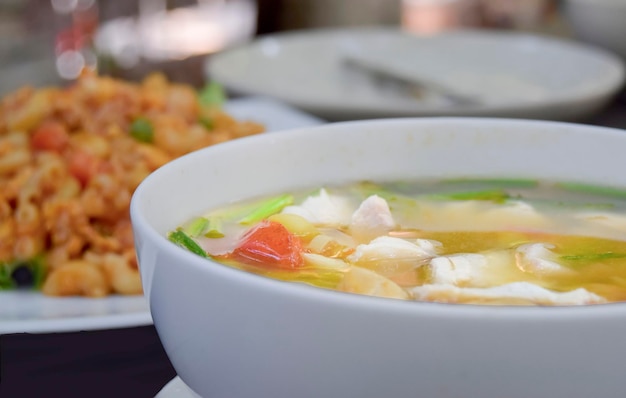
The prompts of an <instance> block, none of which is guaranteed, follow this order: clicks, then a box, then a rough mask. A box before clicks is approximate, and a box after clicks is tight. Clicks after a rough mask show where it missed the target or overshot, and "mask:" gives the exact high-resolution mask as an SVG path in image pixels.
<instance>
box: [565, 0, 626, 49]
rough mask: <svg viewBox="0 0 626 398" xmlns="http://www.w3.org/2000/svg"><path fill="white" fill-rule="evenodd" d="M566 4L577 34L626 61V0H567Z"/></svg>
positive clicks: (569, 19) (566, 12) (572, 26)
mask: <svg viewBox="0 0 626 398" xmlns="http://www.w3.org/2000/svg"><path fill="white" fill-rule="evenodd" d="M563 7H564V12H565V17H566V19H567V21H568V23H569V25H570V27H571V29H572V32H573V33H574V35H575V36H576V37H577V38H579V39H581V40H582V41H584V42H587V43H590V44H594V45H597V46H600V47H603V48H605V49H607V50H610V51H612V52H613V53H615V54H617V55H619V56H621V57H622V59H623V60H624V61H626V0H565V1H564V2H563Z"/></svg>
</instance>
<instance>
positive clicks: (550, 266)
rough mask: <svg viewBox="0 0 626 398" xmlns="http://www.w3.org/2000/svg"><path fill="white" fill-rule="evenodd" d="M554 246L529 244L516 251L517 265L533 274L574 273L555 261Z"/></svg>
mask: <svg viewBox="0 0 626 398" xmlns="http://www.w3.org/2000/svg"><path fill="white" fill-rule="evenodd" d="M553 248H554V245H551V244H549V243H527V244H524V245H521V246H519V247H517V248H516V249H515V264H516V265H517V267H518V268H519V269H520V270H522V271H524V272H529V273H533V274H546V273H555V272H558V273H564V272H573V271H572V270H570V269H569V268H567V267H564V266H562V265H561V264H559V263H557V262H556V261H554V260H555V259H556V255H555V254H554V253H553V252H552V251H550V249H553Z"/></svg>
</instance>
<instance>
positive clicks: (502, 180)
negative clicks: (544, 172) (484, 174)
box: [443, 178, 539, 188]
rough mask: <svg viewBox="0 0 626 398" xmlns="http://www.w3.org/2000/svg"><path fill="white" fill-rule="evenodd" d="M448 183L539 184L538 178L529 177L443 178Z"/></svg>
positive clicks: (499, 185) (515, 186) (521, 185)
mask: <svg viewBox="0 0 626 398" xmlns="http://www.w3.org/2000/svg"><path fill="white" fill-rule="evenodd" d="M443 182H444V183H447V184H463V183H468V184H487V185H491V186H497V187H506V188H532V187H535V186H537V185H538V184H539V182H538V181H537V180H533V179H528V178H450V179H446V180H443Z"/></svg>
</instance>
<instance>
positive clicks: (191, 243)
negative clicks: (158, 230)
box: [168, 230, 208, 257]
mask: <svg viewBox="0 0 626 398" xmlns="http://www.w3.org/2000/svg"><path fill="white" fill-rule="evenodd" d="M168 239H169V240H170V241H172V242H174V243H175V244H177V245H178V246H180V247H182V248H184V249H187V250H189V251H190V252H192V253H195V254H197V255H199V256H201V257H208V255H207V254H206V252H205V251H204V250H203V249H202V248H201V247H200V245H198V243H196V241H195V240H193V239H192V238H190V237H189V236H188V235H187V234H186V233H184V232H183V231H181V230H178V231H175V232H172V233H171V234H170V235H169V236H168Z"/></svg>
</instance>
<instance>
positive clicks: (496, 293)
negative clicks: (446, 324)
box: [411, 282, 607, 305]
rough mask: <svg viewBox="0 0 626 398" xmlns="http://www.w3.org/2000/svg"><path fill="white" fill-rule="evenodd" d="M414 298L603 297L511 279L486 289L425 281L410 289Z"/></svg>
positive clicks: (543, 301)
mask: <svg viewBox="0 0 626 398" xmlns="http://www.w3.org/2000/svg"><path fill="white" fill-rule="evenodd" d="M411 293H412V294H413V297H414V299H415V300H419V301H436V302H441V303H474V304H535V305H586V304H601V303H606V302H607V301H606V299H604V298H603V297H601V296H598V295H597V294H594V293H591V292H589V291H588V290H586V289H583V288H579V289H575V290H571V291H568V292H556V291H553V290H548V289H545V288H543V287H541V286H538V285H535V284H533V283H529V282H513V283H508V284H504V285H500V286H495V287H489V288H474V287H457V286H454V285H449V284H429V285H422V286H418V287H415V288H413V289H411Z"/></svg>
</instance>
